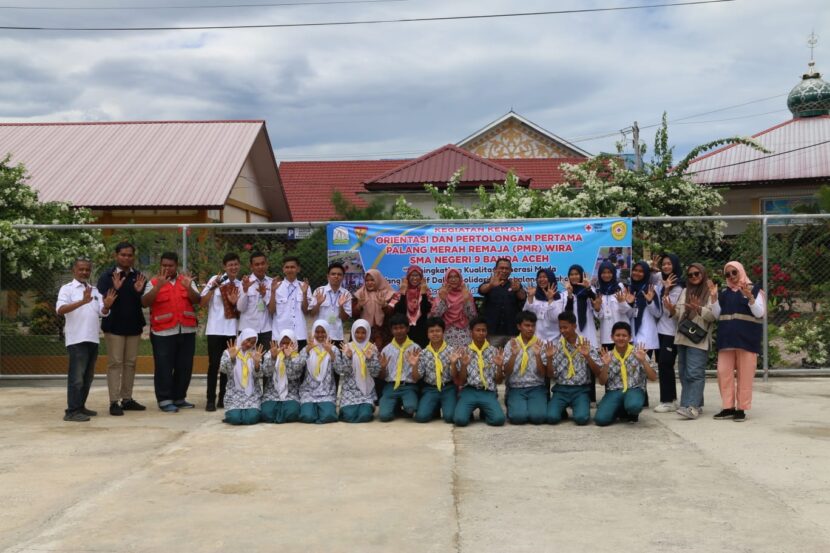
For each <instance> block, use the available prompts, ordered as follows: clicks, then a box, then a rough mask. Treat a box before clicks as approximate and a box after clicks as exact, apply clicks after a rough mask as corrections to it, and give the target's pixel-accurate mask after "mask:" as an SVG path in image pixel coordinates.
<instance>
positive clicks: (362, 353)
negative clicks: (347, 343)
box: [352, 340, 370, 378]
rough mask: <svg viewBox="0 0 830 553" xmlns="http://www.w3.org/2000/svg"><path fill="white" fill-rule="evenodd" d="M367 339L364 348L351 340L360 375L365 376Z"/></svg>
mask: <svg viewBox="0 0 830 553" xmlns="http://www.w3.org/2000/svg"><path fill="white" fill-rule="evenodd" d="M369 344H370V342H369V340H366V349H363V348H361V347H360V344H358V343H357V342H355V341H354V340H352V352H353V354H354V355H357V360H358V362H359V363H360V376H362V377H363V378H366V350H367V349H369Z"/></svg>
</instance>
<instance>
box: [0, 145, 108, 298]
mask: <svg viewBox="0 0 830 553" xmlns="http://www.w3.org/2000/svg"><path fill="white" fill-rule="evenodd" d="M9 161H10V156H7V157H6V158H5V159H3V160H2V161H0V263H2V270H3V275H2V278H3V281H4V288H7V289H8V288H14V287H16V286H15V285H20V286H22V285H24V281H27V279H29V278H30V277H32V275H33V274H35V273H36V272H37V273H38V274H39V277H38V279H37V281H36V282H34V283H31V281H29V282H28V283H25V286H27V287H31V286H33V285H34V286H43V285H45V284H46V283H45V282H43V281H44V279H43V275H44V274H47V275H51V274H53V273H54V271H55V270H56V269H58V270H63V269H66V268H68V267H69V266H70V264H71V263H72V261H73V260H74V259H75V258H77V257H79V256H84V257H89V258H90V259H92V258H95V257H96V256H98V255H100V254H101V253H102V252H103V249H104V245H103V242H102V239H101V233H100V231H98V230H95V229H86V228H79V229H78V230H72V231H60V232H58V231H51V230H28V229H15V228H13V226H14V225H26V224H54V225H57V224H61V225H78V226H79V227H80V226H81V225H84V224H87V223H90V222H92V221H93V217H92V214H91V212H90V211H89V210H88V209H84V208H74V207H72V205H71V204H69V203H66V202H40V200H39V199H38V193H37V191H36V190H34V189H32V188H31V187H30V186H29V185H28V184H27V183H26V180H27V178H28V177H27V174H26V169H25V167H24V166H23V165H22V164H20V165H11V164H10V163H9Z"/></svg>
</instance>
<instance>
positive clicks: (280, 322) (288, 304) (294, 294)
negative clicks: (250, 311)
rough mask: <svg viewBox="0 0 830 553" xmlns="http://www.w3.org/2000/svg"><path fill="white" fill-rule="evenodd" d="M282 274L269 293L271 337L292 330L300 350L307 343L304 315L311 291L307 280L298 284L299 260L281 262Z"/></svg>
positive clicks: (289, 259)
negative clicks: (271, 322)
mask: <svg viewBox="0 0 830 553" xmlns="http://www.w3.org/2000/svg"><path fill="white" fill-rule="evenodd" d="M282 273H283V275H284V276H285V280H283V281H282V282H281V283H280V284H279V285H278V286H277V288H276V290H275V291H272V292H271V302H270V303H269V304H268V309H269V311H271V312H272V313H274V319H273V324H272V327H271V328H272V330H271V335H272V336H279V335H280V333H281V332H282V331H283V330H293V331H294V335H295V336H296V337H297V344H298V345H299V348H300V350H302V349H303V348H305V346H306V344H307V343H308V326H307V325H306V320H305V315H306V313H308V306H309V304H310V303H311V299H312V298H311V290H310V289H309V287H308V280H303V281H302V282H300V281H299V280H298V279H297V275H299V273H300V260H299V259H298V258H296V257H294V256H288V257H286V258H285V259H283V261H282Z"/></svg>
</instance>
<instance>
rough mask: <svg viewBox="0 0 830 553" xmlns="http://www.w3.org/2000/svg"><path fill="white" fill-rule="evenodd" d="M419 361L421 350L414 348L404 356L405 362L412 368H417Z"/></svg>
mask: <svg viewBox="0 0 830 553" xmlns="http://www.w3.org/2000/svg"><path fill="white" fill-rule="evenodd" d="M420 360H421V350H417V351H416V350H415V348H410V350H409V352H407V354H406V361H407V362H408V363H409V364H410V365H411V366H413V367H417V366H418V361H420Z"/></svg>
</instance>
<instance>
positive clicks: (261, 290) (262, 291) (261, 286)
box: [257, 281, 268, 298]
mask: <svg viewBox="0 0 830 553" xmlns="http://www.w3.org/2000/svg"><path fill="white" fill-rule="evenodd" d="M267 291H268V288H267V287H266V286H265V283H264V282H262V281H260V283H259V285H258V286H257V292H259V295H260V296H262V297H263V298H264V297H265V293H266V292H267Z"/></svg>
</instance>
